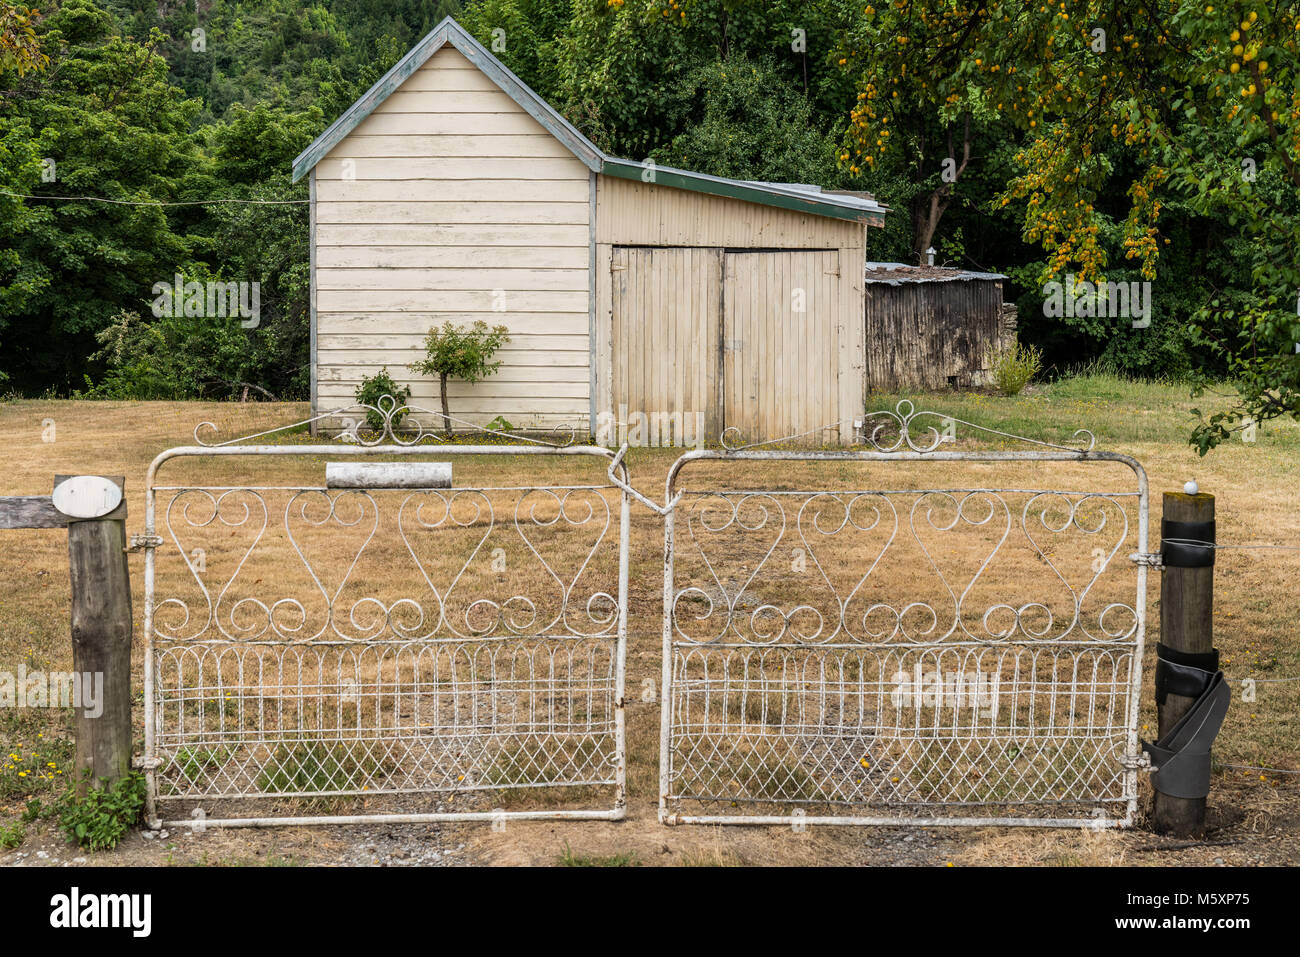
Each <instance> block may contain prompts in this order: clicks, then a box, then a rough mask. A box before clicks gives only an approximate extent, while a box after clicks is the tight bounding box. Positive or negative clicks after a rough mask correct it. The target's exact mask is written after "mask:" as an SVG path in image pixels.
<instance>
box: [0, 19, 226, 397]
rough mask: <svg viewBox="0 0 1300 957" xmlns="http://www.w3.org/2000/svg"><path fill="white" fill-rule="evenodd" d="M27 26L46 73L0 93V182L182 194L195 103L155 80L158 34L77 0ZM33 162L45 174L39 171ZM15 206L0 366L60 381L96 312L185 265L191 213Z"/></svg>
mask: <svg viewBox="0 0 1300 957" xmlns="http://www.w3.org/2000/svg"><path fill="white" fill-rule="evenodd" d="M37 35H38V38H39V40H40V43H41V46H42V48H43V49H44V50H45V51H46V53H47V54H48V55H49V56H50V59H51V68H50V69H48V70H45V71H42V72H39V73H28V74H27V75H26V76H24V77H22V78H20V79H19V80H17V82H16V83H14V84H13V85H12V87H11V88H10V90H9V95H7V96H6V98H5V101H6V109H5V111H4V113H3V114H2V115H0V143H4V144H6V150H7V152H9V153H10V154H11V155H14V156H16V157H17V158H18V160H19V162H18V164H17V165H16V166H9V165H7V164H6V165H5V166H4V167H3V168H0V184H3V188H4V189H6V190H9V191H11V192H14V193H23V194H32V193H34V194H49V195H73V196H81V195H88V196H104V197H110V198H113V199H118V200H123V201H130V202H140V203H156V202H159V201H163V202H166V201H171V200H178V199H182V198H184V197H185V195H186V194H187V183H188V182H190V181H194V182H196V183H197V182H199V181H201V180H202V179H203V176H204V170H205V169H206V165H207V164H206V160H205V158H204V157H203V156H202V154H201V153H200V152H199V150H198V147H197V143H196V140H195V137H194V134H193V133H192V131H191V129H190V123H191V120H192V119H193V117H194V114H195V112H196V109H197V104H196V103H193V102H191V101H187V100H185V98H184V97H183V96H182V95H181V93H180V92H179V91H178V90H177V89H176V88H175V87H173V86H172V85H171V84H170V83H169V81H168V75H167V64H166V62H165V61H164V60H163V59H162V57H160V56H159V55H158V54H157V52H156V50H155V47H156V45H157V44H158V43H159V42H160V36H159V35H156V34H155V35H154V36H151V37H150V38H149V39H148V41H146V42H145V43H137V42H136V41H134V40H131V39H128V38H123V37H121V36H115V35H113V34H112V21H111V18H110V17H109V15H108V13H107V12H106V11H104V10H103V9H101V8H100V7H97V6H96V5H95V4H94V3H92V2H90V0H66V2H65V3H63V4H62V5H61V6H60V7H59V8H58V10H57V11H55V12H54V13H53V14H52V15H51V16H49V17H48V18H46V19H45V20H42V21H40V23H39V24H38V27H37ZM38 157H39V158H40V161H39V162H36V161H35V160H36V159H37V158H38ZM46 159H48V160H50V161H52V164H46V163H45V162H44V161H45V160H46ZM45 169H50V170H52V171H54V177H55V178H54V179H53V180H52V181H44V180H42V177H41V173H42V172H43V171H44V170H45ZM19 202H20V203H21V207H22V208H21V209H19V208H17V207H14V208H13V210H14V212H15V214H16V215H14V216H13V218H12V219H11V218H8V217H6V219H5V222H4V225H3V226H0V270H2V272H0V285H3V286H6V287H11V288H16V289H17V290H18V292H17V294H13V295H6V296H4V297H3V298H0V304H2V305H3V307H4V308H3V311H2V312H0V335H3V337H4V342H5V349H4V355H3V359H0V362H3V364H4V367H3V371H5V372H6V373H8V374H9V376H10V377H11V378H12V379H13V381H14V383H15V384H16V385H17V386H18V387H19V388H22V389H26V390H37V389H41V388H46V387H50V386H54V387H56V388H68V387H69V386H70V385H72V384H74V383H80V381H81V379H82V375H83V374H84V369H85V361H86V358H87V356H88V355H89V353H90V352H91V350H92V349H93V348H94V344H95V334H96V333H97V332H98V331H100V330H101V329H102V328H103V327H104V326H105V324H106V323H107V322H108V319H109V317H110V316H112V315H113V314H114V313H115V312H116V311H117V310H118V309H119V308H121V307H122V306H124V305H126V304H129V303H133V302H134V303H139V302H142V301H144V300H147V299H148V298H150V290H151V288H152V286H153V284H154V283H156V282H159V281H162V280H165V279H167V278H169V277H170V276H172V274H173V273H175V272H176V271H177V270H178V268H181V267H183V266H184V265H185V264H186V263H187V261H188V257H189V250H190V242H189V241H188V240H187V238H186V235H185V233H186V230H187V227H188V225H189V223H192V222H194V221H195V220H196V219H198V218H200V217H201V215H202V214H201V213H199V212H197V211H196V210H193V209H186V208H183V207H182V208H179V209H177V210H176V211H175V213H173V212H172V211H170V210H169V209H168V208H166V207H163V206H158V205H121V204H113V203H92V202H81V201H77V202H65V201H57V200H48V201H40V200H22V201H19ZM7 205H12V204H9V203H7Z"/></svg>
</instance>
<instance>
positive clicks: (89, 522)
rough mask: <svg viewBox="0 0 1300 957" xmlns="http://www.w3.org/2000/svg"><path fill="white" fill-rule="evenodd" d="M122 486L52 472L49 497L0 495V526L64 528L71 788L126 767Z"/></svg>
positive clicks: (115, 480)
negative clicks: (72, 727)
mask: <svg viewBox="0 0 1300 957" xmlns="http://www.w3.org/2000/svg"><path fill="white" fill-rule="evenodd" d="M125 483H126V480H125V479H124V478H123V477H121V476H99V475H75V476H74V475H56V476H55V477H54V493H53V494H52V495H20V496H9V497H0V528H64V527H66V528H67V530H68V573H69V577H70V579H71V585H72V677H73V681H74V687H75V688H76V690H77V692H78V693H79V695H78V697H77V700H75V701H74V702H73V703H74V704H76V705H77V707H76V709H75V710H76V722H77V732H76V733H77V757H76V771H75V773H76V777H77V782H76V783H77V788H78V790H83V789H84V785H85V780H84V779H85V776H84V774H83V770H88V771H89V772H90V778H91V780H92V781H93V782H98V781H101V780H102V781H106V782H108V783H112V782H114V781H117V780H118V779H119V778H120V777H122V776H123V775H125V774H126V773H127V772H129V771H130V770H131V580H130V573H129V570H128V568H127V555H126V500H125V497H124V491H125ZM88 681H89V684H87V682H88Z"/></svg>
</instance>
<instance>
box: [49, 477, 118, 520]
mask: <svg viewBox="0 0 1300 957" xmlns="http://www.w3.org/2000/svg"><path fill="white" fill-rule="evenodd" d="M53 499H54V507H55V508H57V509H58V510H59V511H60V512H62V513H63V514H64V515H67V516H68V517H69V518H100V517H101V516H104V515H107V514H108V513H109V512H111V511H113V509H115V508H117V507H118V506H119V505H121V504H122V490H121V489H120V488H118V486H117V483H116V482H110V481H109V480H108V479H106V478H104V477H103V476H101V475H74V476H73V477H72V478H70V479H64V480H63V481H62V482H60V483H59V484H58V485H56V486H54V495H53Z"/></svg>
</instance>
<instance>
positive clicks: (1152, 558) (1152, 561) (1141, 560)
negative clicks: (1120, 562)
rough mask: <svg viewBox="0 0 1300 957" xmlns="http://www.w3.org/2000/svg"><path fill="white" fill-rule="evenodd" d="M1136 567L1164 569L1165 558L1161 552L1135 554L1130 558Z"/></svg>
mask: <svg viewBox="0 0 1300 957" xmlns="http://www.w3.org/2000/svg"><path fill="white" fill-rule="evenodd" d="M1128 560H1129V561H1131V562H1132V563H1133V564H1134V565H1146V566H1147V567H1148V568H1164V567H1165V562H1164V558H1163V557H1162V556H1161V554H1160V553H1159V552H1134V553H1133V554H1132V555H1130V556H1129V557H1128Z"/></svg>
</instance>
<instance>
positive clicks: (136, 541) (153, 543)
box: [124, 532, 163, 552]
mask: <svg viewBox="0 0 1300 957" xmlns="http://www.w3.org/2000/svg"><path fill="white" fill-rule="evenodd" d="M162 543H163V540H162V536H161V535H148V534H142V533H140V532H133V533H132V534H131V539H130V541H129V542H128V543H127V546H126V548H125V549H124V551H128V552H138V551H140V550H142V549H145V548H157V547H158V546H159V545H161V544H162Z"/></svg>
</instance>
